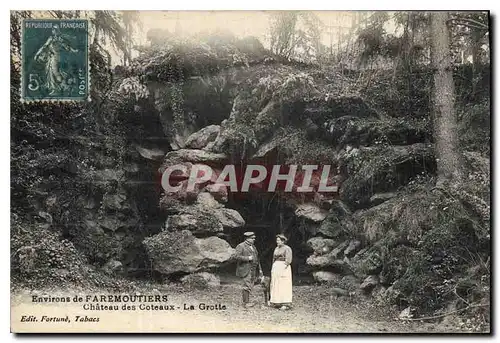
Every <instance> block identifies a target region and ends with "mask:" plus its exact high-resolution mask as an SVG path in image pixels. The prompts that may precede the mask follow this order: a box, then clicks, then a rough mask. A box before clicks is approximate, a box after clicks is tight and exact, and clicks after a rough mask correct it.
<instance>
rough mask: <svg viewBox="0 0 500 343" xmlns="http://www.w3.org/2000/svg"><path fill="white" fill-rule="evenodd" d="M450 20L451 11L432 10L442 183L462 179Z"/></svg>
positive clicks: (436, 133) (436, 135) (436, 130)
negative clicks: (448, 24)
mask: <svg viewBox="0 0 500 343" xmlns="http://www.w3.org/2000/svg"><path fill="white" fill-rule="evenodd" d="M447 20H448V12H432V13H431V41H432V43H431V44H432V45H431V46H432V56H431V57H432V65H433V67H434V104H433V105H434V106H433V112H434V113H433V121H434V139H435V142H436V157H437V159H436V161H437V171H438V182H437V184H438V185H442V184H443V183H447V182H452V183H457V182H460V181H461V180H462V168H461V166H462V163H461V157H460V153H459V142H458V133H457V131H458V126H457V118H456V115H455V110H454V96H455V87H454V84H453V71H452V67H451V56H450V36H449V31H448V28H447V26H446V21H447Z"/></svg>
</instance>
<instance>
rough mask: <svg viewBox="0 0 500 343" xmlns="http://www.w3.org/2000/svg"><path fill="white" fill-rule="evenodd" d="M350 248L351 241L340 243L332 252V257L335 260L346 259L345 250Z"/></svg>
mask: <svg viewBox="0 0 500 343" xmlns="http://www.w3.org/2000/svg"><path fill="white" fill-rule="evenodd" d="M348 246H349V241H344V242H342V243H340V244H339V245H337V246H336V247H335V248H334V249H333V250H332V251H331V252H330V254H329V255H330V256H332V257H334V258H338V259H340V258H343V257H344V251H345V249H346V248H347V247H348Z"/></svg>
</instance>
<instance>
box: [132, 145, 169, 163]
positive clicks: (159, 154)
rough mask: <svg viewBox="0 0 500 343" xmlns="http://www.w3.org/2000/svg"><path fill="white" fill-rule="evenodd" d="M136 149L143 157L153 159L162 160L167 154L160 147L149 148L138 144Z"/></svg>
mask: <svg viewBox="0 0 500 343" xmlns="http://www.w3.org/2000/svg"><path fill="white" fill-rule="evenodd" d="M136 150H137V152H138V153H139V154H140V155H141V156H142V157H144V158H145V159H148V160H152V161H161V160H162V159H163V157H164V156H165V152H164V151H162V150H160V149H147V148H143V147H140V146H137V147H136Z"/></svg>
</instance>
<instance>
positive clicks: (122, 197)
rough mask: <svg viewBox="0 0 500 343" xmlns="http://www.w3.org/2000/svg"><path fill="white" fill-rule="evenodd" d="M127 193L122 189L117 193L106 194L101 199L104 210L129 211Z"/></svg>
mask: <svg viewBox="0 0 500 343" xmlns="http://www.w3.org/2000/svg"><path fill="white" fill-rule="evenodd" d="M126 200H127V193H126V191H125V190H124V189H121V190H119V191H118V192H117V193H114V194H113V193H106V194H104V196H103V198H102V205H103V206H104V208H106V209H109V210H112V211H129V210H130V204H129V203H128V202H127V201H126Z"/></svg>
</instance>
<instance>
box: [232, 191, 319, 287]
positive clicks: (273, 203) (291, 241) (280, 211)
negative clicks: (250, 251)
mask: <svg viewBox="0 0 500 343" xmlns="http://www.w3.org/2000/svg"><path fill="white" fill-rule="evenodd" d="M226 207H227V208H232V209H234V210H236V211H238V212H239V213H240V214H241V216H242V217H243V219H245V223H246V224H245V226H244V227H241V228H237V229H230V230H229V231H228V232H227V240H228V241H229V243H230V244H231V246H232V247H233V248H234V247H236V245H238V244H239V243H241V242H242V241H243V240H244V236H243V233H244V232H246V231H253V232H255V234H256V239H255V246H256V248H257V250H258V251H259V256H260V263H261V266H262V270H263V272H264V275H266V276H270V275H271V267H272V258H273V252H274V249H275V248H276V235H277V234H279V233H283V234H284V235H285V236H286V237H287V238H288V242H287V245H288V246H290V248H292V251H293V261H292V272H293V275H294V283H296V282H298V281H299V280H302V281H304V280H306V279H309V278H312V277H311V275H310V273H309V272H308V271H307V268H306V266H305V261H306V259H307V256H309V254H310V252H309V251H307V246H306V244H305V242H306V241H307V239H309V238H310V237H309V233H308V232H307V230H305V229H304V227H303V225H301V224H302V222H301V221H300V220H298V219H297V217H296V216H295V214H294V208H293V207H292V206H291V205H290V204H287V202H286V199H285V198H284V196H283V195H282V194H279V193H268V192H249V193H244V194H242V193H232V194H231V193H230V195H229V201H228V203H227V205H226Z"/></svg>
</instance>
